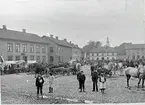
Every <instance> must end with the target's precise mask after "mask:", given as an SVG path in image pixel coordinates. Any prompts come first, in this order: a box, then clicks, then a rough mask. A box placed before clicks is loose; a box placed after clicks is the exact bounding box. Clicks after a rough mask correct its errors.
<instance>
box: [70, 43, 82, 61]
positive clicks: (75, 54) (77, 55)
mask: <svg viewBox="0 0 145 105" xmlns="http://www.w3.org/2000/svg"><path fill="white" fill-rule="evenodd" d="M69 44H70V45H71V46H72V60H75V61H80V60H82V50H81V48H79V47H78V45H75V44H73V43H71V42H70V43H69Z"/></svg>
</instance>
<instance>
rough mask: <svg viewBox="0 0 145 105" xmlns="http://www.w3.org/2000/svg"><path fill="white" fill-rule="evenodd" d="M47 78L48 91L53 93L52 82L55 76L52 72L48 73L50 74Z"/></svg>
mask: <svg viewBox="0 0 145 105" xmlns="http://www.w3.org/2000/svg"><path fill="white" fill-rule="evenodd" d="M48 79H49V93H53V82H54V79H55V77H54V76H53V74H52V73H50V76H49V77H48Z"/></svg>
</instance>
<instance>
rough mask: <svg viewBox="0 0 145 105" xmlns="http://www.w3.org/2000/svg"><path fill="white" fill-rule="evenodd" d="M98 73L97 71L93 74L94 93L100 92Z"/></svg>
mask: <svg viewBox="0 0 145 105" xmlns="http://www.w3.org/2000/svg"><path fill="white" fill-rule="evenodd" d="M98 77H99V76H98V73H97V70H96V69H95V70H94V72H93V73H92V81H93V92H94V91H95V90H96V92H98Z"/></svg>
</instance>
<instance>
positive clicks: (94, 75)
mask: <svg viewBox="0 0 145 105" xmlns="http://www.w3.org/2000/svg"><path fill="white" fill-rule="evenodd" d="M92 81H93V82H94V81H98V73H97V72H93V73H92Z"/></svg>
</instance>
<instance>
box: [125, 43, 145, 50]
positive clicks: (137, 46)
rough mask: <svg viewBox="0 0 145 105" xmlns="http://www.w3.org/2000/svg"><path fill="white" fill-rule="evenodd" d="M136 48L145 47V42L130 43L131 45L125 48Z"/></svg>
mask: <svg viewBox="0 0 145 105" xmlns="http://www.w3.org/2000/svg"><path fill="white" fill-rule="evenodd" d="M136 48H144V49H145V44H130V45H125V49H136Z"/></svg>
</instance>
